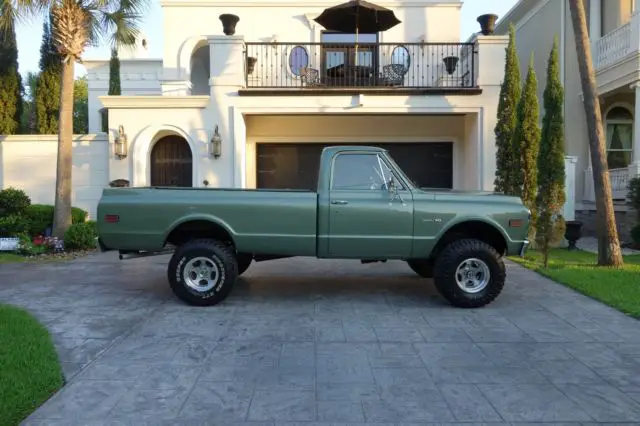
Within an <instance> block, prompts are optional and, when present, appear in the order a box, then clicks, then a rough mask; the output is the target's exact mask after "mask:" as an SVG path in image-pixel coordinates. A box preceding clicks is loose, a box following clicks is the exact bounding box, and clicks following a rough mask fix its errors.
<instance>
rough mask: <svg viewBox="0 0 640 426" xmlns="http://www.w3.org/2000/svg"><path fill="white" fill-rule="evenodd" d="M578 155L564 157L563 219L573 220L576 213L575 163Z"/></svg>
mask: <svg viewBox="0 0 640 426" xmlns="http://www.w3.org/2000/svg"><path fill="white" fill-rule="evenodd" d="M577 163H578V157H573V156H569V155H567V156H565V157H564V174H565V178H564V193H565V202H564V210H563V213H562V214H563V216H564V220H575V215H576V164H577Z"/></svg>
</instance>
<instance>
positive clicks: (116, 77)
mask: <svg viewBox="0 0 640 426" xmlns="http://www.w3.org/2000/svg"><path fill="white" fill-rule="evenodd" d="M120 94H121V90H120V58H118V50H117V49H111V60H109V96H119V95H120Z"/></svg>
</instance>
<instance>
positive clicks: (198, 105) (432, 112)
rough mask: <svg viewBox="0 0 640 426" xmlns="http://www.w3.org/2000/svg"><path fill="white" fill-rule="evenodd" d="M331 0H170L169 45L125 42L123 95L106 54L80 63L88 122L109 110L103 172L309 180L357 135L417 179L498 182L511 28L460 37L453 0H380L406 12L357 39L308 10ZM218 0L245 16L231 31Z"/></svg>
mask: <svg viewBox="0 0 640 426" xmlns="http://www.w3.org/2000/svg"><path fill="white" fill-rule="evenodd" d="M337 3H339V1H334V0H312V1H307V2H299V1H295V0H233V1H231V0H162V2H161V4H162V9H163V15H164V20H163V26H164V28H163V29H164V53H163V57H162V58H157V59H155V58H149V57H148V54H147V53H146V52H147V50H146V49H145V47H144V46H145V45H146V46H148V43H153V40H145V41H144V42H143V41H142V40H141V41H140V43H139V45H138V46H137V47H136V48H134V49H128V51H126V52H125V51H123V52H121V54H120V56H121V81H122V88H123V90H122V95H121V96H106V93H107V88H108V79H109V76H108V74H109V69H108V58H105V59H104V60H91V61H86V62H85V63H84V65H85V67H86V68H87V73H88V80H89V93H90V95H89V96H90V97H89V108H90V121H89V128H90V132H91V133H100V132H101V131H102V130H103V125H102V115H101V113H100V111H101V110H102V109H105V110H106V111H107V112H108V113H107V114H105V115H108V121H107V122H108V129H107V130H108V136H109V149H108V170H109V175H108V180H109V181H113V180H116V179H125V180H127V181H129V182H130V184H131V185H132V186H146V185H179V186H194V187H202V186H210V187H246V188H283V187H287V188H311V187H314V186H315V178H316V172H317V169H316V168H317V165H318V160H319V154H320V151H321V149H322V147H324V146H327V145H329V144H353V143H362V144H374V145H383V146H385V147H387V148H389V149H390V151H391V153H392V154H393V155H394V157H395V158H397V161H398V162H399V164H400V165H401V166H402V167H403V168H404V169H405V170H407V172H408V173H409V175H411V177H412V178H414V179H415V180H416V181H418V182H419V183H420V184H423V185H427V186H435V187H448V188H456V189H492V188H493V179H494V168H495V149H494V146H495V144H494V136H493V128H494V125H495V116H496V108H497V102H498V93H499V90H500V86H499V85H500V82H501V79H502V72H503V63H504V49H505V46H506V43H507V39H506V38H505V37H504V36H481V35H480V36H474V37H473V38H472V39H470V41H469V42H468V43H460V41H459V34H460V9H461V7H462V2H461V1H458V0H381V1H380V2H379V3H377V4H379V5H381V6H384V7H388V8H390V9H392V10H393V11H394V12H395V15H396V16H397V18H398V19H399V20H400V21H401V23H400V24H398V25H396V26H395V27H393V28H391V29H389V30H387V31H384V32H378V33H362V32H360V33H359V34H358V39H357V40H358V43H357V47H356V35H355V34H354V33H336V32H331V31H326V30H325V29H324V28H323V27H322V26H321V25H319V24H317V23H316V22H315V21H314V18H315V17H317V16H318V15H319V14H320V13H321V12H322V11H323V10H324V9H325V8H328V7H331V6H334V5H335V4H337ZM222 14H234V15H237V16H238V17H239V22H238V23H237V25H236V28H235V30H236V32H235V34H233V35H225V34H223V25H222V22H221V19H220V18H219V16H220V15H222ZM478 29H480V28H479V27H478ZM356 51H357V53H356ZM449 56H453V57H457V58H458V59H457V63H455V69H450V70H449V71H450V72H447V69H446V65H445V61H443V59H444V58H445V57H449ZM248 57H250V58H254V59H247V58H248ZM250 61H251V62H252V64H250V63H249V62H250ZM453 61H456V59H454V60H453ZM250 65H253V66H250ZM251 68H252V69H251ZM120 128H122V130H123V131H124V134H125V135H126V138H127V144H128V146H127V150H126V156H122V155H121V156H118V155H116V150H117V147H116V138H117V136H118V130H119V129H120ZM216 129H217V132H218V133H217V135H219V136H220V138H221V150H220V153H219V155H212V149H211V146H210V145H211V139H212V137H213V136H214V134H215V132H216Z"/></svg>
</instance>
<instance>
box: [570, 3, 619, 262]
mask: <svg viewBox="0 0 640 426" xmlns="http://www.w3.org/2000/svg"><path fill="white" fill-rule="evenodd" d="M569 9H570V11H571V22H572V23H573V34H574V38H575V40H576V53H577V55H578V69H579V71H580V81H581V84H582V93H583V94H584V102H583V105H584V112H585V115H586V117H587V129H588V133H589V147H590V148H591V149H590V151H591V167H592V168H593V183H594V188H595V193H596V220H597V231H598V265H601V266H614V267H620V266H622V264H623V262H624V261H623V259H622V252H621V250H620V240H619V239H618V230H617V228H616V217H615V211H614V210H613V201H612V199H611V183H610V182H609V173H608V168H609V166H608V164H607V157H606V149H605V136H604V129H603V127H602V114H601V110H600V99H599V98H598V93H597V90H596V74H595V71H594V69H593V60H592V58H591V45H590V44H589V33H588V31H587V18H586V14H585V10H584V1H582V0H569Z"/></svg>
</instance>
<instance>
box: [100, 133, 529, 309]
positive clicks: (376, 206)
mask: <svg viewBox="0 0 640 426" xmlns="http://www.w3.org/2000/svg"><path fill="white" fill-rule="evenodd" d="M317 181H318V187H317V191H315V192H313V191H304V190H268V189H267V190H264V189H261V190H255V189H224V188H220V189H217V188H215V189H214V188H159V187H150V188H135V187H133V188H108V189H104V190H103V194H102V198H101V199H100V202H99V204H98V209H97V210H98V217H97V222H98V234H99V237H98V245H99V247H100V249H101V250H102V251H107V250H118V251H119V252H120V258H121V259H122V258H125V257H139V256H149V255H156V254H162V253H167V252H169V253H171V252H173V256H172V258H171V260H170V262H169V266H168V279H169V283H170V285H171V289H172V290H173V292H174V294H175V295H176V296H177V297H178V298H180V299H182V300H183V301H185V302H187V303H189V304H192V305H214V304H216V303H218V302H220V301H222V300H224V299H225V298H226V297H227V295H228V294H229V292H230V291H231V288H232V287H233V284H234V283H235V281H236V278H237V277H238V276H239V275H241V274H242V273H244V272H245V271H246V270H247V268H248V267H249V266H250V264H251V263H252V262H254V261H257V262H259V261H265V260H270V259H279V258H286V257H294V256H309V257H317V258H323V259H329V258H331V259H359V260H361V261H362V262H363V263H368V262H384V261H386V260H388V259H394V260H402V261H406V262H407V264H408V266H409V267H410V268H411V269H412V270H413V271H415V272H416V273H417V274H418V275H420V276H421V277H423V278H433V280H434V283H435V286H436V288H437V289H438V291H439V292H440V294H441V295H442V296H443V297H444V298H446V299H447V300H448V301H449V303H451V304H452V305H454V306H458V307H462V308H475V307H480V306H483V305H486V304H488V303H490V302H491V301H493V300H494V299H495V298H496V297H497V296H498V294H500V292H501V291H502V288H503V286H504V282H505V276H506V273H505V267H504V263H503V260H502V257H503V256H505V255H522V254H523V253H524V251H525V250H526V248H527V246H528V241H527V235H528V228H529V222H530V218H531V215H530V212H529V210H528V209H527V208H526V207H525V206H524V205H523V203H522V201H521V200H520V198H517V197H508V196H504V195H499V194H494V193H491V192H458V191H449V190H430V189H425V188H418V187H417V186H416V185H415V183H414V182H412V181H411V179H409V178H408V177H407V176H406V175H405V174H404V173H403V172H402V170H401V169H400V168H399V167H398V166H397V164H396V163H395V162H394V161H393V159H392V158H391V157H390V156H389V153H388V152H387V151H386V150H383V149H380V148H376V147H364V146H337V147H336V146H334V147H328V148H325V149H324V151H323V152H322V155H321V158H320V167H319V171H318V180H317Z"/></svg>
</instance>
